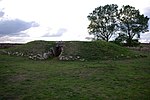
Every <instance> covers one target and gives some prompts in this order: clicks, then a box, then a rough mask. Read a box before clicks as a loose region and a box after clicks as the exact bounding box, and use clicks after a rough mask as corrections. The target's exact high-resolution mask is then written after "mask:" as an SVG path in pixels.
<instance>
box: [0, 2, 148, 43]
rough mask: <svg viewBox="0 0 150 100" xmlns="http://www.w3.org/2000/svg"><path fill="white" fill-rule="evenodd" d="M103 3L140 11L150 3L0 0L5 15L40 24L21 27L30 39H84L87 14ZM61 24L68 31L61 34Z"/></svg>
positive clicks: (142, 11)
mask: <svg viewBox="0 0 150 100" xmlns="http://www.w3.org/2000/svg"><path fill="white" fill-rule="evenodd" d="M106 4H118V5H119V6H122V5H131V6H134V7H136V9H139V10H140V11H141V13H145V12H144V11H146V10H145V9H147V8H148V7H150V1H149V0H141V1H139V0H137V1H135V0H2V1H1V3H0V7H2V8H4V10H3V11H4V12H5V15H4V16H5V17H6V16H9V17H8V19H9V18H18V19H20V20H24V21H27V22H31V21H35V22H36V23H39V24H40V26H39V27H32V28H29V29H27V30H25V31H24V33H26V34H27V35H29V36H30V39H29V40H32V39H46V37H42V36H44V35H47V36H52V35H53V36H55V37H47V38H51V39H52V40H54V39H56V40H59V39H60V40H69V39H70V40H83V39H85V38H86V37H87V36H88V33H87V26H88V23H89V22H88V20H87V15H88V14H89V13H90V12H92V11H93V10H94V9H95V8H96V7H98V6H100V5H106ZM61 28H63V29H66V30H67V31H66V32H63V33H61V34H60V33H59V31H58V30H59V29H61ZM48 29H50V30H49V32H48ZM57 32H58V33H57ZM56 36H57V37H56ZM142 38H144V37H142ZM16 42H17V41H16Z"/></svg>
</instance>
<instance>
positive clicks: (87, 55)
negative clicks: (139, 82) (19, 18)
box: [7, 41, 141, 61]
mask: <svg viewBox="0 0 150 100" xmlns="http://www.w3.org/2000/svg"><path fill="white" fill-rule="evenodd" d="M54 46H55V41H32V42H29V43H26V44H24V45H20V46H17V47H13V48H9V49H7V51H9V52H12V53H15V52H19V53H23V54H24V55H31V54H32V55H34V54H35V55H36V54H42V55H43V53H45V52H48V51H49V50H50V49H51V47H54ZM63 48H64V49H63V52H62V53H61V56H65V57H69V56H72V57H75V58H76V57H77V56H79V57H80V60H81V59H84V60H88V61H90V60H108V59H109V60H110V59H113V60H116V59H128V58H135V57H141V55H140V54H137V53H135V52H133V51H131V50H129V49H127V48H124V47H121V46H118V45H116V44H113V43H108V42H105V41H91V42H83V41H65V42H64V47H63Z"/></svg>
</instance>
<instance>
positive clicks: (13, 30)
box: [0, 19, 39, 36]
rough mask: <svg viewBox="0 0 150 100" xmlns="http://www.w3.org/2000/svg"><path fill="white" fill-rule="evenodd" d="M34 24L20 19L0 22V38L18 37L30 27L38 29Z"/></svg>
mask: <svg viewBox="0 0 150 100" xmlns="http://www.w3.org/2000/svg"><path fill="white" fill-rule="evenodd" d="M38 26H39V25H38V24H37V23H36V22H25V21H23V20H20V19H13V20H1V21H0V36H6V35H18V34H20V32H21V31H25V30H27V29H29V28H31V27H38Z"/></svg>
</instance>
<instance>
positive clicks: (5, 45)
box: [0, 43, 23, 49]
mask: <svg viewBox="0 0 150 100" xmlns="http://www.w3.org/2000/svg"><path fill="white" fill-rule="evenodd" d="M18 45H23V44H21V43H0V49H5V48H10V47H15V46H18Z"/></svg>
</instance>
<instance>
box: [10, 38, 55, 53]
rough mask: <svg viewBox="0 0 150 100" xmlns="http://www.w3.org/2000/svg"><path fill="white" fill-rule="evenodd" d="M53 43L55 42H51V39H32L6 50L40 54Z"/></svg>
mask: <svg viewBox="0 0 150 100" xmlns="http://www.w3.org/2000/svg"><path fill="white" fill-rule="evenodd" d="M54 43H55V42H53V41H42V40H38V41H32V42H28V43H26V44H24V45H20V46H16V47H13V48H9V49H8V50H7V51H10V52H21V53H23V54H25V55H30V54H42V53H44V52H47V51H48V50H50V48H51V47H53V45H54Z"/></svg>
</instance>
